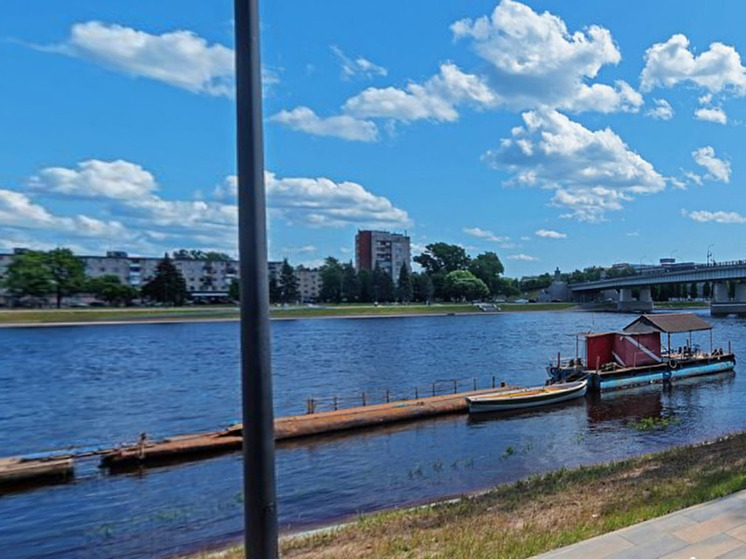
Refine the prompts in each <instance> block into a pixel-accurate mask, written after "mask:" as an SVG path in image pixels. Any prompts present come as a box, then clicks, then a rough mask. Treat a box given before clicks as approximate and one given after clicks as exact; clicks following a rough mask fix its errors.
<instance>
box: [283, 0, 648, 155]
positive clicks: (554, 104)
mask: <svg viewBox="0 0 746 559" xmlns="http://www.w3.org/2000/svg"><path fill="white" fill-rule="evenodd" d="M451 30H452V32H453V34H454V37H455V38H456V39H468V40H470V41H472V44H473V46H474V50H475V51H476V52H477V54H478V55H479V56H481V57H482V58H484V59H485V60H487V61H488V62H489V64H490V65H489V66H488V67H487V69H486V71H485V73H484V75H481V74H480V75H478V74H476V73H469V72H466V71H463V70H461V69H460V68H459V67H458V66H457V65H456V64H455V63H453V62H450V61H446V62H444V63H442V64H441V65H440V69H439V72H438V73H437V74H435V75H433V76H432V77H430V78H429V79H427V80H425V81H424V82H415V81H411V82H410V83H408V84H407V85H406V86H404V87H394V86H389V87H383V88H378V87H369V88H367V89H365V90H363V91H361V92H360V93H358V94H357V95H354V96H352V97H350V98H349V99H347V101H345V102H344V104H343V105H342V115H343V116H347V117H353V118H354V119H356V120H355V122H356V124H357V125H359V123H360V122H361V120H360V119H363V122H366V123H367V124H368V125H369V126H373V124H372V123H370V122H368V121H367V119H386V120H387V122H386V123H385V124H384V125H383V126H384V129H385V130H389V131H391V132H392V133H393V126H394V123H395V122H405V123H410V122H415V121H419V120H431V121H435V122H455V121H457V120H458V119H459V116H460V113H459V111H460V108H461V106H462V105H471V106H472V107H474V108H476V109H477V110H481V109H497V108H507V109H510V110H524V109H539V108H541V109H546V108H557V109H563V110H566V111H571V112H585V111H596V112H602V113H612V112H619V111H624V112H637V111H639V109H640V107H642V105H643V97H642V95H641V94H640V93H639V92H638V91H636V90H635V89H634V88H633V87H632V86H630V85H629V84H628V83H627V82H625V81H622V80H617V81H616V82H614V84H613V85H609V84H603V83H594V82H593V81H592V80H593V79H594V78H595V77H596V76H597V75H598V72H599V70H600V69H601V68H602V67H603V66H604V65H607V64H617V63H618V62H619V61H620V60H621V54H620V52H619V49H618V48H617V46H616V44H615V43H614V41H613V39H612V37H611V33H610V32H609V31H608V30H607V29H604V28H603V27H599V26H597V25H592V26H590V27H589V28H587V29H586V30H584V31H575V32H573V33H572V34H571V33H570V32H568V30H567V27H566V25H565V23H564V22H563V21H562V20H561V19H560V18H558V17H557V16H554V15H552V14H550V13H548V12H544V13H543V14H537V13H536V12H534V11H533V10H532V9H531V8H529V7H528V6H526V5H524V4H521V3H519V2H515V1H514V0H502V2H500V4H498V6H497V7H496V8H495V10H494V11H493V13H492V15H491V16H483V17H480V18H477V19H475V20H471V19H463V20H460V21H457V22H455V23H453V24H452V25H451ZM332 50H333V51H334V52H335V54H337V56H338V57H339V58H340V59H341V60H342V61H343V74H346V75H350V76H352V75H356V74H357V73H358V68H357V67H356V66H355V65H354V64H353V61H352V60H350V59H349V58H348V57H346V56H345V55H344V53H342V51H340V50H339V49H337V48H336V47H332ZM362 60H363V61H365V64H362V66H364V67H365V68H367V69H368V70H369V71H370V70H372V69H375V68H378V67H377V66H375V65H372V63H369V61H367V60H365V59H362ZM356 62H360V59H358V60H357V61H356ZM358 66H360V64H358ZM378 73H379V75H383V73H382V72H380V71H379V72H378ZM299 111H300V112H299ZM339 118H342V116H333V117H328V118H322V117H318V116H316V114H315V113H314V112H313V111H312V110H311V109H309V108H307V107H302V106H301V107H298V108H296V109H293V110H292V111H282V112H281V113H278V115H275V116H274V117H272V119H271V120H273V121H274V122H279V123H281V124H285V125H287V126H290V127H291V128H294V129H295V130H300V131H303V132H307V133H310V134H317V135H337V136H340V137H343V138H346V139H361V138H360V135H361V134H360V133H355V134H352V135H347V136H342V135H340V134H337V133H336V130H337V125H336V124H335V126H326V123H327V121H329V120H331V119H339ZM376 131H377V130H376ZM363 136H364V138H365V141H374V140H375V139H377V134H373V133H372V130H366V133H365V134H363Z"/></svg>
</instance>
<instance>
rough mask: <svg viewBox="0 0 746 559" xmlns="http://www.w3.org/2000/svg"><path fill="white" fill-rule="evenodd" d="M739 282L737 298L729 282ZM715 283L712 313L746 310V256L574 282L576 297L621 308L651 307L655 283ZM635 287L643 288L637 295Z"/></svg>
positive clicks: (572, 287)
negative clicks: (731, 294)
mask: <svg viewBox="0 0 746 559" xmlns="http://www.w3.org/2000/svg"><path fill="white" fill-rule="evenodd" d="M730 281H732V282H736V289H735V294H734V297H733V299H731V298H730V296H729V292H728V282H730ZM704 282H710V283H712V291H711V293H712V301H711V303H710V313H711V314H713V315H727V314H746V260H737V261H733V262H721V263H718V264H715V263H710V264H673V265H671V266H661V267H658V268H653V269H650V270H647V271H645V272H641V273H639V274H635V275H631V276H623V277H617V278H608V279H602V280H598V281H589V282H584V283H574V284H570V285H569V286H568V288H569V289H570V292H571V293H572V297H573V299H574V300H576V301H578V302H581V303H595V304H607V305H612V304H615V305H616V310H619V311H643V312H647V311H651V310H653V299H652V297H651V293H650V288H651V287H652V286H654V285H667V284H677V283H686V284H691V283H704ZM633 288H636V289H639V293H640V294H639V296H638V297H637V298H635V297H633V296H632V290H633Z"/></svg>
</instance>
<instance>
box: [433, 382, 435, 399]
mask: <svg viewBox="0 0 746 559" xmlns="http://www.w3.org/2000/svg"><path fill="white" fill-rule="evenodd" d="M433 396H435V383H433Z"/></svg>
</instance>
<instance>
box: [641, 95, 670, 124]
mask: <svg viewBox="0 0 746 559" xmlns="http://www.w3.org/2000/svg"><path fill="white" fill-rule="evenodd" d="M653 102H654V103H655V107H653V108H652V109H650V110H649V111H648V112H646V113H645V114H646V115H647V116H649V117H651V118H654V119H656V120H671V119H672V118H673V115H674V111H673V107H672V106H671V103H669V102H668V101H666V100H665V99H654V100H653Z"/></svg>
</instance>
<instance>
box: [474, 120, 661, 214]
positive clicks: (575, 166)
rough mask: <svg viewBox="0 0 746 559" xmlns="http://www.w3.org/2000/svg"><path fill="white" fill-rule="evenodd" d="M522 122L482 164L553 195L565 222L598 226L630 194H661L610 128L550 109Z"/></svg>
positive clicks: (653, 174) (645, 166)
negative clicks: (594, 126) (592, 126)
mask: <svg viewBox="0 0 746 559" xmlns="http://www.w3.org/2000/svg"><path fill="white" fill-rule="evenodd" d="M523 120H524V126H523V127H516V128H514V129H513V130H512V136H513V137H512V138H507V139H503V140H501V143H500V147H499V148H497V149H493V150H490V151H488V152H487V153H485V154H484V156H483V160H485V161H486V162H487V163H488V164H489V165H491V166H492V167H494V168H496V169H501V170H506V171H508V172H510V173H512V174H513V179H511V181H509V183H508V184H517V185H522V186H536V187H541V188H548V189H553V190H555V191H556V192H555V195H554V197H553V199H552V202H551V203H552V205H555V206H558V207H564V208H568V209H569V213H566V214H563V217H571V218H574V219H578V220H581V221H601V220H603V218H604V214H605V213H606V212H608V211H614V210H620V209H622V207H623V202H627V201H630V200H632V198H633V195H637V194H651V193H655V192H659V191H661V190H663V189H665V186H666V180H665V178H664V177H662V176H661V175H660V174H659V173H658V172H657V171H656V170H655V169H654V168H653V166H652V165H651V164H650V163H649V162H647V161H646V160H644V159H643V158H642V157H640V156H639V155H638V154H637V153H635V152H633V151H631V150H630V149H629V147H628V146H627V144H625V143H624V141H623V140H622V139H621V138H620V137H619V136H617V135H616V134H615V133H614V132H613V131H612V130H611V129H610V128H606V129H604V130H597V131H591V130H588V129H587V128H585V127H583V126H582V125H581V124H579V123H577V122H574V121H572V120H570V119H569V118H568V117H567V116H565V115H563V114H561V113H559V112H557V111H554V110H540V111H530V112H527V113H524V114H523Z"/></svg>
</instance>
